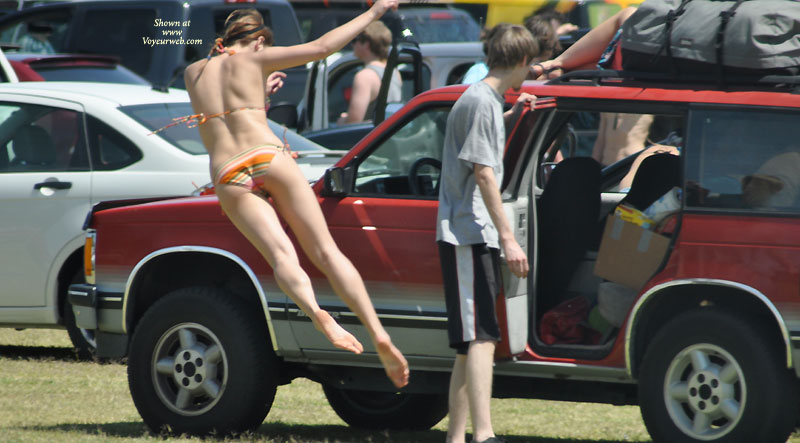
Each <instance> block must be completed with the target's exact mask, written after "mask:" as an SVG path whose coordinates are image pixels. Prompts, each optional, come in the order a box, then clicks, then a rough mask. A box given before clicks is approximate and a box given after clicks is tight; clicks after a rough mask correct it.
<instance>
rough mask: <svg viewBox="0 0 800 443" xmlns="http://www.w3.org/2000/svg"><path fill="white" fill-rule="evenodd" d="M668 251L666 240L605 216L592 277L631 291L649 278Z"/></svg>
mask: <svg viewBox="0 0 800 443" xmlns="http://www.w3.org/2000/svg"><path fill="white" fill-rule="evenodd" d="M668 249H669V238H667V237H664V236H663V235H659V234H656V233H654V232H653V231H649V230H647V229H644V228H642V227H640V226H637V225H635V224H634V223H631V222H626V221H624V220H622V219H621V218H619V217H616V216H614V215H609V216H608V219H607V220H606V227H605V230H604V231H603V239H602V240H601V241H600V250H599V251H598V252H597V263H596V264H595V267H594V273H595V275H597V276H598V277H601V278H604V279H606V280H609V281H612V282H615V283H619V284H621V285H624V286H627V287H629V288H631V289H634V290H637V291H638V290H639V289H641V288H642V287H643V286H644V284H645V283H647V280H649V279H650V277H652V276H653V274H654V273H655V272H656V270H657V269H658V267H659V266H661V262H662V261H663V260H664V256H665V255H666V254H667V250H668Z"/></svg>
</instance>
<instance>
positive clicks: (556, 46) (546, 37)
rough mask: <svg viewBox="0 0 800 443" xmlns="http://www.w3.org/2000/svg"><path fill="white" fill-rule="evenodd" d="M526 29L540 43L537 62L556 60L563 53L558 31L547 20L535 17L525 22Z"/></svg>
mask: <svg viewBox="0 0 800 443" xmlns="http://www.w3.org/2000/svg"><path fill="white" fill-rule="evenodd" d="M525 28H527V29H528V31H530V33H531V35H532V36H533V39H534V40H536V42H537V43H539V54H538V55H537V56H536V58H537V60H535V61H537V62H538V61H543V60H549V59H551V58H554V57H555V56H556V55H558V54H559V53H560V52H561V43H560V42H559V41H558V35H557V34H556V30H555V29H553V25H552V24H551V23H550V21H549V20H545V19H543V18H542V17H540V16H538V15H533V16H530V17H528V18H527V19H526V20H525Z"/></svg>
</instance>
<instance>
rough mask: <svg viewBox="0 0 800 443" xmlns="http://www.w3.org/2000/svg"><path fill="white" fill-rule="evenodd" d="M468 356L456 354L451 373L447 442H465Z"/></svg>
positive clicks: (467, 409) (467, 410)
mask: <svg viewBox="0 0 800 443" xmlns="http://www.w3.org/2000/svg"><path fill="white" fill-rule="evenodd" d="M466 371H467V356H466V355H464V354H458V355H456V361H455V363H453V373H452V374H451V375H450V394H449V396H448V399H447V403H448V410H449V411H448V415H449V419H450V421H449V424H448V426H447V443H464V441H465V440H464V437H465V434H466V433H467V413H468V412H469V397H468V396H467V385H466Z"/></svg>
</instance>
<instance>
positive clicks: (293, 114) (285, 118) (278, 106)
mask: <svg viewBox="0 0 800 443" xmlns="http://www.w3.org/2000/svg"><path fill="white" fill-rule="evenodd" d="M267 118H268V119H270V120H272V121H274V122H276V123H279V124H282V125H285V126H286V127H289V128H296V127H297V120H298V118H297V107H296V106H295V105H294V104H292V103H289V102H279V103H273V104H270V106H269V109H267Z"/></svg>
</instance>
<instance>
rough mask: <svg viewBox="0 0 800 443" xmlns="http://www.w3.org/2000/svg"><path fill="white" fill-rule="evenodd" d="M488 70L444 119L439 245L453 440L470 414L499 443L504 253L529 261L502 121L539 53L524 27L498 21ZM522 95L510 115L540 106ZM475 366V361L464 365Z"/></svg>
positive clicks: (518, 265) (458, 442)
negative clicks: (509, 213)
mask: <svg viewBox="0 0 800 443" xmlns="http://www.w3.org/2000/svg"><path fill="white" fill-rule="evenodd" d="M486 48H487V52H488V53H487V64H488V65H489V74H488V75H487V76H486V78H484V79H483V80H482V81H480V82H477V83H475V84H473V85H471V86H470V87H469V88H468V89H467V90H466V91H465V92H464V94H462V96H461V97H460V98H459V99H458V101H457V102H456V103H455V105H454V106H453V109H452V110H451V111H450V115H449V116H448V118H447V129H446V132H445V140H444V150H443V155H442V173H441V176H440V181H441V184H440V189H439V212H438V216H437V219H436V240H437V242H438V245H439V257H440V260H441V264H442V280H443V281H444V291H445V304H446V306H447V324H448V325H447V328H448V337H449V340H450V346H451V347H453V348H455V349H456V352H457V355H456V360H455V363H454V364H453V373H452V375H451V377H450V397H449V409H450V411H449V412H450V422H449V426H448V431H447V442H448V443H463V442H464V441H465V440H464V439H465V433H466V422H467V414H468V413H470V412H471V413H472V426H473V438H474V440H473V441H475V442H482V443H485V442H489V443H491V442H498V441H501V440H499V439H497V438H496V437H495V435H494V431H493V429H492V423H491V418H490V411H489V404H490V400H491V391H492V364H493V360H494V349H495V345H496V343H497V342H498V341H499V340H500V328H499V325H498V322H497V314H496V312H495V307H494V304H495V300H496V298H497V295H498V294H499V293H500V288H501V285H502V280H501V276H500V249H502V251H503V253H504V254H505V257H506V261H507V263H508V267H509V269H510V270H511V272H512V273H513V274H514V275H516V276H518V277H520V278H524V277H525V276H527V274H528V259H527V256H526V255H525V252H524V251H523V250H522V248H521V247H520V246H519V244H518V243H517V241H516V239H515V238H514V233H513V231H512V229H511V225H510V223H509V222H508V220H507V219H506V216H505V213H504V212H503V206H502V199H501V196H500V187H499V184H500V183H501V182H502V178H503V151H504V149H505V122H504V115H503V102H504V100H503V95H502V94H503V93H504V92H505V91H506V90H507V89H508V88H513V89H514V90H519V88H520V86H521V85H522V81H523V80H525V77H526V76H527V74H528V72H529V66H528V64H529V63H530V61H531V59H532V58H533V57H535V56H536V55H537V54H538V52H539V48H538V45H537V44H536V42H535V41H534V39H533V37H532V36H531V34H530V32H528V30H527V29H525V28H524V27H522V26H518V25H509V24H500V25H497V26H496V27H494V28H493V29H492V30H491V31H489V34H488V36H487V40H486ZM534 99H535V97H533V96H532V95H530V94H525V93H523V94H520V97H519V99H518V100H517V102H516V104H515V105H514V107H513V108H512V110H511V111H509V115H514V114H517V113H518V112H519V111H520V110H521V108H522V107H524V106H530V107H532V105H533V100H534ZM468 360H469V362H470V363H469V365H468V364H467V361H468ZM468 391H470V392H468Z"/></svg>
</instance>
